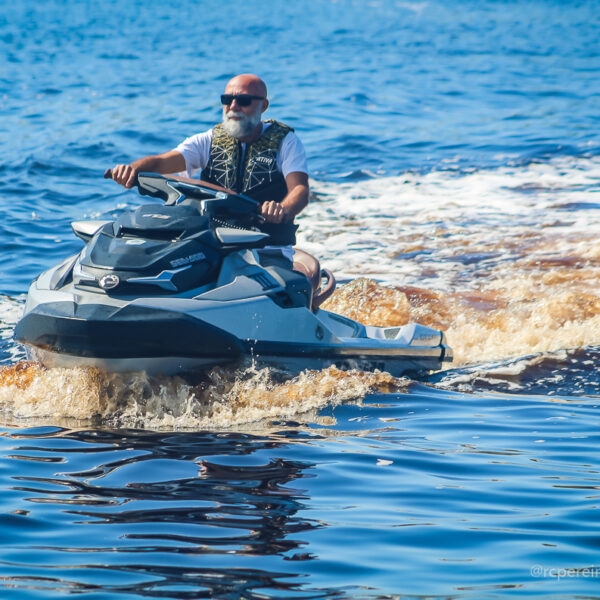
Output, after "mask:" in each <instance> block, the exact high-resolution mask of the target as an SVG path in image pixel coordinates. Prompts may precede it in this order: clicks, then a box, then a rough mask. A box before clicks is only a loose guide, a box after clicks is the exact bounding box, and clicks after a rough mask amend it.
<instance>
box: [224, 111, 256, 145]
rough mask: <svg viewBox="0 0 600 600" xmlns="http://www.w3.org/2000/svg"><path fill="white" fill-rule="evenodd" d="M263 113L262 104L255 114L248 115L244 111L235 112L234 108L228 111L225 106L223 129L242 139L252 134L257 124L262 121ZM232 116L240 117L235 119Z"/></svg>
mask: <svg viewBox="0 0 600 600" xmlns="http://www.w3.org/2000/svg"><path fill="white" fill-rule="evenodd" d="M261 115H262V113H261V111H260V106H259V107H258V108H257V109H256V112H255V113H254V114H253V115H247V114H246V113H243V112H235V111H233V110H230V111H227V107H226V106H224V107H223V129H225V131H226V132H227V133H228V134H229V135H230V136H231V137H234V138H236V139H240V138H243V137H246V136H247V135H250V134H251V133H252V132H253V131H254V129H256V126H257V125H258V124H259V123H260V117H261ZM231 117H239V121H238V120H234V119H232V118H231Z"/></svg>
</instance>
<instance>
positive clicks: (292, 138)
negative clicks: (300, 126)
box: [175, 122, 308, 177]
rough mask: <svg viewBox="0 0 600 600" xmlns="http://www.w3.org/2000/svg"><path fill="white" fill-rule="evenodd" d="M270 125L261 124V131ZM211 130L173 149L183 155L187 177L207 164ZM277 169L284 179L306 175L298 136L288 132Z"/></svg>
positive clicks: (302, 147)
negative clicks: (293, 175)
mask: <svg viewBox="0 0 600 600" xmlns="http://www.w3.org/2000/svg"><path fill="white" fill-rule="evenodd" d="M270 125H271V123H264V122H263V131H264V130H265V129H267V128H268V127H269V126H270ZM212 138H213V130H212V129H209V130H208V131H204V132H203V133H197V134H196V135H193V136H191V137H189V138H187V139H185V140H183V142H181V144H179V146H177V147H176V148H175V150H176V151H177V152H179V153H180V154H182V155H183V158H184V159H185V168H186V172H187V176H188V177H193V173H194V172H195V171H197V170H198V169H204V168H205V167H206V165H207V164H208V157H209V156H210V145H211V143H212ZM245 151H246V144H242V152H245ZM277 168H278V169H279V170H280V171H281V173H282V175H283V176H284V177H287V176H288V174H289V173H294V172H300V173H306V174H307V175H308V166H307V164H306V152H305V151H304V146H303V145H302V142H301V141H300V140H299V139H298V136H297V135H296V134H295V133H294V132H293V131H290V132H289V133H288V134H287V135H286V136H285V137H284V138H283V141H282V142H281V146H279V150H278V152H277Z"/></svg>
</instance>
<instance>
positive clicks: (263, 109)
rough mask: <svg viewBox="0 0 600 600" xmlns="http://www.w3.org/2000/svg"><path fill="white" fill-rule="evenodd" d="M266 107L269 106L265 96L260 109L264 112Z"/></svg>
mask: <svg viewBox="0 0 600 600" xmlns="http://www.w3.org/2000/svg"><path fill="white" fill-rule="evenodd" d="M267 108H269V101H268V100H267V99H266V98H265V99H264V100H263V107H262V111H261V112H265V110H267Z"/></svg>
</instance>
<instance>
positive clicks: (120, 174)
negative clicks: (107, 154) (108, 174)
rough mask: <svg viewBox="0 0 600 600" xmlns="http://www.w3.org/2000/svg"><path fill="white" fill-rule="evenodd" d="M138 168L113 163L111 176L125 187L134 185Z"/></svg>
mask: <svg viewBox="0 0 600 600" xmlns="http://www.w3.org/2000/svg"><path fill="white" fill-rule="evenodd" d="M138 173H139V170H138V169H136V168H135V167H133V166H132V165H115V166H114V167H113V168H112V178H113V180H114V181H116V182H117V183H120V184H121V185H122V186H124V187H126V188H131V187H133V186H134V185H135V180H136V178H137V174H138Z"/></svg>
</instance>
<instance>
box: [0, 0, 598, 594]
mask: <svg viewBox="0 0 600 600" xmlns="http://www.w3.org/2000/svg"><path fill="white" fill-rule="evenodd" d="M599 33H600V3H599V2H597V1H594V0H590V1H580V2H579V1H575V0H573V1H565V2H560V1H558V0H556V1H552V0H547V1H542V0H526V1H523V2H510V1H504V2H500V1H491V0H487V1H481V2H474V1H472V2H470V1H467V0H459V1H457V2H441V1H439V0H435V1H423V2H392V1H380V2H378V1H373V2H367V1H360V2H359V1H350V0H339V1H324V0H314V1H311V2H293V3H292V2H290V3H287V4H284V3H280V2H275V1H273V0H265V1H263V2H256V1H247V2H239V1H237V0H235V1H234V2H229V3H222V2H216V1H214V0H206V1H202V2H192V1H190V0H181V1H180V2H177V3H176V6H172V5H169V4H168V3H164V2H157V1H156V0H145V1H144V2H142V1H131V2H116V1H114V0H109V1H105V2H102V3H97V2H88V1H80V2H78V1H75V0H71V1H68V0H64V1H60V0H48V1H45V2H34V1H33V0H21V1H18V0H17V1H15V2H4V3H2V5H1V6H0V117H1V118H0V141H1V143H0V153H1V154H0V274H1V278H0V294H1V296H0V298H1V299H2V302H0V304H1V305H2V307H1V308H2V311H3V312H2V316H1V318H2V336H1V337H2V339H1V341H0V353H1V357H2V361H3V363H5V364H7V365H8V364H11V363H12V362H13V361H15V360H17V359H19V358H22V357H23V354H22V350H21V349H20V348H18V347H16V346H15V344H14V343H13V342H12V341H11V336H10V331H11V329H12V325H13V323H14V319H12V317H11V316H10V315H12V313H13V312H15V310H17V311H18V310H19V309H20V307H21V306H22V304H23V302H24V297H23V294H24V293H25V292H26V291H27V286H28V284H29V282H30V281H31V279H32V278H33V277H35V276H36V275H37V274H38V273H39V272H40V271H41V270H42V269H44V268H47V267H49V266H50V265H52V264H54V263H56V262H57V261H58V260H59V259H61V258H62V257H64V256H67V255H69V254H72V253H74V252H76V251H78V249H79V248H80V243H79V242H78V241H77V240H76V239H75V238H74V236H72V235H71V234H70V227H69V223H70V221H72V220H78V219H83V218H99V217H103V218H107V217H110V216H111V215H115V214H117V213H119V212H120V211H122V210H125V209H126V208H128V207H131V206H133V205H135V204H136V203H138V202H139V201H140V200H139V199H138V198H137V197H136V196H135V192H131V191H129V192H126V191H123V190H121V189H120V188H117V186H116V185H115V184H113V183H112V182H107V181H104V180H103V179H102V173H103V172H104V170H105V169H106V168H108V167H111V166H112V165H113V164H115V163H117V162H122V161H130V160H133V159H135V158H138V157H140V156H142V155H146V154H153V153H157V152H162V151H165V150H168V149H171V148H173V147H174V146H176V145H177V144H178V143H179V142H180V141H181V140H182V139H183V138H185V137H187V136H188V135H191V134H193V133H196V132H198V131H202V130H204V129H206V128H208V127H210V126H212V125H213V124H214V123H215V122H216V121H217V120H218V119H219V115H220V106H219V103H218V96H219V94H220V93H221V91H222V89H223V87H224V85H225V83H226V81H227V80H228V79H229V78H230V77H231V76H233V75H235V74H237V73H240V72H246V71H250V72H255V73H258V74H259V75H261V76H262V77H263V78H264V79H265V80H266V81H267V83H268V85H269V94H270V97H271V107H270V109H269V112H268V113H267V116H271V117H274V118H277V119H279V120H281V121H284V122H286V123H288V124H290V125H292V126H293V127H295V129H296V131H297V132H298V134H299V135H300V137H301V138H302V140H303V141H304V143H305V146H306V149H307V153H308V156H309V167H310V170H311V177H312V178H313V180H314V182H315V183H314V186H313V187H314V189H315V190H316V192H317V197H316V199H315V203H318V202H319V201H320V197H319V195H318V193H319V192H323V191H324V190H326V191H327V193H332V192H331V190H332V189H333V190H336V189H338V188H336V187H335V186H339V185H343V184H354V183H356V185H358V184H364V183H365V182H367V183H368V182H370V181H376V182H377V183H378V184H379V185H381V186H382V187H385V185H386V182H388V181H391V179H389V178H394V177H397V176H400V177H406V178H410V177H413V178H417V184H415V185H416V186H417V187H418V185H419V184H420V183H419V182H426V180H425V179H422V180H421V179H418V178H419V177H426V176H427V175H428V174H435V175H436V177H441V178H442V181H445V182H447V183H448V184H450V183H453V182H454V183H455V182H456V181H457V180H459V181H463V179H462V178H465V179H464V181H467V179H466V178H468V177H469V176H470V175H473V174H476V175H481V176H482V177H486V176H487V174H492V175H494V174H496V173H502V174H503V177H506V181H505V182H504V185H505V187H506V188H507V189H508V188H510V187H511V186H514V184H513V183H512V182H511V179H510V176H509V175H506V173H510V174H512V175H515V176H518V175H519V174H520V173H523V172H525V170H526V169H529V168H530V167H531V165H539V166H540V169H542V170H543V169H544V168H546V167H548V168H550V167H551V168H552V169H554V171H553V173H554V172H556V173H558V176H559V177H560V176H561V173H563V171H564V178H565V185H564V187H563V188H561V190H562V191H561V190H558V188H555V189H557V190H558V191H557V192H556V193H557V194H558V195H557V200H556V202H557V206H558V205H559V204H560V203H561V202H562V204H560V206H559V208H557V209H556V210H557V211H559V214H560V219H561V221H563V222H565V223H567V225H568V224H569V223H575V222H579V221H581V220H583V221H585V219H586V218H588V217H586V216H585V215H590V217H589V218H590V222H591V223H597V221H594V220H593V219H592V217H593V216H594V215H597V214H598V205H599V204H598V203H599V199H598V198H599V196H598V194H599V191H600V177H598V176H597V175H594V173H597V171H591V173H592V175H590V179H589V180H588V182H587V184H586V186H584V187H582V185H581V184H580V183H577V182H575V183H573V179H572V178H573V177H575V175H576V174H577V173H579V172H581V171H582V169H583V166H582V165H589V164H592V165H595V164H597V162H594V161H597V159H598V157H599V156H600V134H599V130H600V127H599V125H600V122H599V116H598V115H599V113H600V111H599V108H600V85H599V84H598V81H599V80H600V79H599V75H600V73H599V71H600V44H599V42H598V39H599ZM557 161H558V162H557ZM560 161H563V162H560ZM586 161H588V162H586ZM589 161H591V163H590V162H589ZM556 165H558V166H556ZM586 168H587V167H586ZM561 169H562V171H561ZM494 176H495V175H494ZM469 181H470V180H469ZM468 185H471V184H468ZM466 186H467V184H465V191H469V192H470V193H471V194H473V193H474V192H473V189H475V188H471V187H468V188H467V187H466ZM542 188H543V186H542V187H540V188H539V189H538V188H537V187H535V186H529V185H526V186H524V187H522V188H520V190H521V191H520V193H523V195H524V196H525V195H527V196H528V197H531V196H532V195H533V196H536V194H538V195H542V194H545V193H548V189H542ZM340 189H341V188H340ZM361 189H364V188H361ZM476 189H477V190H478V189H479V188H476ZM482 189H483V188H482ZM361 193H362V192H361ZM577 193H580V195H577ZM323 194H324V192H323ZM560 194H562V195H560ZM573 194H574V195H573ZM323 197H325V198H326V196H325V195H324V196H323ZM379 198H380V197H379V196H373V198H370V197H367V201H372V202H373V206H375V205H376V203H377V202H379ZM321 199H322V198H321ZM460 200H461V197H460V194H459V195H458V197H457V198H456V203H457V205H460ZM486 203H487V198H486V197H485V196H482V197H481V204H480V206H481V207H484V206H486ZM523 206H524V208H523V213H524V214H525V217H524V218H525V219H527V210H529V209H528V208H527V206H528V205H526V202H525V201H524V203H523ZM348 208H350V207H348ZM465 210H466V211H468V210H471V211H472V212H471V213H469V215H467V216H468V218H467V219H465V220H464V221H463V222H465V223H466V222H468V221H469V220H470V221H471V222H472V224H473V226H474V227H477V226H478V225H480V224H481V221H480V220H479V215H478V207H477V206H475V207H473V208H472V209H468V208H465ZM448 214H449V213H448ZM531 214H532V215H534V216H535V215H536V214H537V213H531ZM582 215H583V216H582ZM345 217H346V215H345V214H343V213H340V214H339V215H338V214H334V216H333V217H332V218H333V219H334V221H335V220H337V221H338V222H339V227H340V228H343V227H346V225H347V223H346V221H345ZM389 218H390V219H393V218H396V217H389ZM511 218H512V217H511ZM594 218H595V217H594ZM311 219H312V220H311ZM316 220H317V219H316V218H315V217H311V216H310V215H309V216H308V217H306V220H305V228H306V229H309V228H310V227H311V226H312V224H313V221H316ZM530 221H531V222H530V225H529V227H530V231H529V232H526V233H527V234H531V235H532V236H534V235H537V232H538V230H537V228H536V219H534V218H533V217H532V218H531V219H530ZM511 223H512V221H510V219H508V220H507V223H506V225H505V227H506V228H507V229H510V227H511ZM391 226H392V225H390V227H391ZM446 226H447V227H448V228H447V231H446V233H445V234H444V235H445V236H446V239H447V240H448V243H449V246H450V245H451V243H452V242H453V241H458V234H454V233H453V231H452V228H451V223H450V224H444V227H446ZM518 226H519V227H521V226H522V222H519V224H518ZM594 226H595V225H594ZM514 227H515V231H516V228H517V223H516V221H515V225H514ZM589 233H590V236H592V234H593V227H592V230H591V231H590V232H589ZM596 233H597V230H596ZM524 237H526V236H524ZM321 241H322V240H321ZM322 243H323V244H324V246H326V242H323V241H322ZM331 252H332V256H333V254H335V252H337V250H336V251H335V252H334V251H333V250H332V251H331ZM499 252H500V253H501V252H502V251H501V250H500V251H499ZM555 252H558V250H555ZM383 253H384V255H385V256H388V257H389V256H393V255H395V254H397V248H395V247H392V246H390V247H389V248H384V249H383ZM500 255H501V254H500ZM403 256H406V260H411V259H412V258H416V263H417V264H419V263H418V260H419V255H418V251H417V254H414V253H413V254H412V255H410V253H409V254H404V255H403ZM469 256H471V257H473V256H475V258H472V261H475V262H476V263H477V270H476V271H473V272H475V274H476V276H477V277H480V278H481V279H482V280H483V279H485V278H486V277H488V276H489V277H491V276H492V274H493V273H492V271H493V269H492V266H489V265H487V263H485V258H486V256H487V255H483V254H476V255H469ZM489 256H492V255H489ZM494 256H496V255H494ZM586 256H588V258H587V259H586V260H587V262H586V263H585V264H583V263H581V262H579V263H577V262H570V263H569V262H564V261H563V262H562V263H560V261H558V262H557V263H556V264H557V265H558V264H559V263H560V265H562V266H560V268H561V269H562V268H563V266H564V269H565V270H566V272H567V274H568V275H572V276H575V275H577V274H578V273H579V272H580V270H581V269H584V268H585V269H593V268H596V267H597V266H598V262H597V261H598V258H594V254H593V252H592V253H588V255H586ZM590 257H591V258H590ZM562 258H563V257H561V259H562ZM389 260H391V259H389ZM469 260H471V259H469ZM465 261H466V262H465V269H466V271H465V273H467V275H468V274H469V273H471V272H472V271H470V270H469V269H468V268H467V267H468V265H469V264H470V263H469V262H468V261H467V260H466V259H465ZM481 261H483V262H481ZM387 265H388V263H386V262H385V261H384V264H383V266H382V267H381V270H382V271H385V269H386V268H387ZM440 265H441V262H439V261H438V262H435V260H433V259H432V263H431V265H429V266H428V268H429V275H428V276H430V277H433V278H435V276H436V273H437V271H436V269H438V268H440V269H441V267H440ZM505 268H507V269H509V268H510V263H506V265H505ZM432 272H433V275H432V274H431V273H432ZM519 274H520V275H522V272H519ZM551 274H556V275H557V276H558V274H562V275H564V271H560V272H559V266H557V267H556V270H555V271H552V272H551ZM409 283H410V284H411V285H414V282H409ZM596 298H597V297H596ZM593 302H594V300H593V298H592V299H590V300H589V306H590V308H589V311H590V315H592V317H591V318H592V319H593V316H594V314H595V315H596V316H597V315H598V314H600V312H598V313H594V310H596V309H595V308H594V306H596V305H594V304H593ZM597 306H600V304H598V305H597ZM598 310H599V311H600V309H598ZM9 313H10V315H9ZM556 319H557V321H556V331H557V332H558V331H559V330H560V329H561V328H563V326H564V324H565V320H564V319H563V320H560V319H562V317H559V316H556ZM594 323H597V321H593V320H591V321H590V329H593V327H595V326H597V325H594ZM524 326H525V323H524ZM557 335H558V333H557ZM573 339H574V340H575V338H573ZM573 346H574V348H571V349H570V350H569V351H568V352H566V353H564V354H560V353H558V354H556V353H554V354H553V353H552V352H553V351H554V350H556V349H555V348H554V346H553V345H552V343H551V340H549V342H548V348H547V349H548V350H549V351H552V352H550V353H549V354H548V355H547V356H546V355H543V356H542V357H541V358H539V360H538V359H536V360H535V361H534V362H535V364H533V363H532V365H531V366H526V367H523V368H521V369H516V370H515V369H514V368H513V367H512V363H511V361H506V360H505V357H503V356H499V357H498V359H499V360H500V362H501V363H502V364H501V368H502V369H504V371H503V373H504V374H500V375H498V374H496V375H494V376H493V377H490V376H488V375H486V373H487V372H486V369H485V368H483V372H484V374H483V375H480V374H478V373H476V372H475V371H477V369H478V368H479V367H475V368H474V367H463V366H459V367H458V368H457V369H456V370H454V371H450V372H447V373H445V374H442V375H437V376H433V377H432V378H431V379H430V381H429V383H428V384H427V383H423V382H421V383H412V384H411V386H410V387H409V388H408V389H406V390H404V391H402V392H399V393H387V394H386V393H372V394H369V395H367V396H366V397H364V398H358V400H359V402H358V403H357V402H350V403H347V404H342V405H336V403H335V402H332V403H331V404H330V405H326V406H325V408H321V409H320V410H319V411H318V414H313V415H312V416H311V415H309V416H306V415H301V416H298V419H297V420H295V419H294V420H288V419H283V420H281V421H279V422H277V421H272V419H268V420H267V421H266V422H260V423H257V424H246V425H245V426H244V427H241V426H240V425H239V424H235V425H233V426H231V427H223V428H217V429H216V430H210V431H204V430H192V431H184V432H182V431H179V432H178V431H173V432H164V431H162V432H156V431H148V430H144V429H142V428H140V429H126V428H116V427H112V428H111V427H110V425H107V424H106V423H102V422H101V423H97V424H96V425H90V424H86V425H82V426H77V425H71V426H69V425H65V424H64V422H63V419H62V416H64V415H62V413H61V411H62V410H63V408H64V407H62V406H61V405H60V403H59V404H57V408H56V414H55V415H54V416H53V415H50V416H49V417H48V418H46V419H45V420H44V423H38V422H36V421H35V419H33V420H32V419H30V420H27V419H20V418H18V417H15V416H11V415H12V414H13V413H11V412H10V411H9V412H7V413H6V415H7V416H5V417H4V418H3V423H4V426H3V427H2V430H1V434H0V453H1V456H2V459H1V461H0V468H1V469H2V474H3V477H2V485H1V486H0V505H1V506H2V516H1V518H2V525H3V528H2V532H3V535H2V538H1V540H2V548H1V550H0V597H1V598H7V599H8V598H11V599H12V598H15V599H16V598H18V599H26V598H64V597H66V596H68V595H71V594H79V595H83V596H85V597H86V598H88V597H89V598H94V599H98V600H100V599H102V600H104V599H110V600H116V599H122V598H127V597H132V598H136V597H159V598H178V599H179V598H208V597H211V598H219V599H222V598H247V599H250V598H252V599H257V600H258V599H264V598H303V599H304V598H349V599H357V600H358V599H363V598H369V599H375V598H405V597H407V598H414V597H428V598H440V599H441V598H453V599H463V598H473V599H481V598H500V597H505V596H508V595H520V596H528V597H535V598H538V597H560V598H576V597H585V598H600V593H599V592H598V591H597V589H598V586H597V582H598V578H600V560H599V559H598V549H599V547H600V533H599V531H598V521H599V512H598V510H599V508H598V507H599V506H600V504H599V503H600V494H599V493H598V490H599V489H600V477H599V475H598V468H599V467H598V465H599V460H600V454H599V452H598V425H599V423H600V419H599V418H598V402H599V399H600V383H599V378H598V361H599V359H600V350H599V348H600V333H599V334H598V337H597V339H595V341H594V340H593V341H592V345H583V346H578V343H577V341H573ZM521 358H522V357H516V358H514V359H513V361H516V362H517V363H518V362H519V360H520V359H521ZM528 360H529V359H528ZM503 361H504V362H503ZM528 364H529V363H528ZM68 392H69V393H70V391H69V390H67V389H65V395H66V394H67V393H68ZM307 394H308V391H307ZM138 400H139V399H138ZM3 414H4V413H3ZM90 416H91V415H90ZM142 425H143V423H142ZM538 567H539V568H538Z"/></svg>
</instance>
